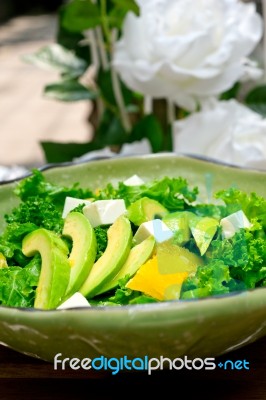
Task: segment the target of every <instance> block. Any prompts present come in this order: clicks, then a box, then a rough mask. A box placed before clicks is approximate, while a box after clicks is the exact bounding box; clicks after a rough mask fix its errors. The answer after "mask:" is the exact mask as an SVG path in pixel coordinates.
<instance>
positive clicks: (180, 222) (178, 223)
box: [163, 211, 194, 246]
mask: <svg viewBox="0 0 266 400" xmlns="http://www.w3.org/2000/svg"><path fill="white" fill-rule="evenodd" d="M191 216H192V217H193V216H194V214H193V213H191V212H189V211H177V212H174V213H169V214H167V215H166V216H165V217H163V222H164V223H165V224H166V225H167V226H168V228H169V229H171V231H173V232H174V241H175V243H176V244H178V245H179V246H183V245H184V244H186V243H187V242H188V241H189V239H190V237H191V231H190V227H189V218H190V217H191Z"/></svg>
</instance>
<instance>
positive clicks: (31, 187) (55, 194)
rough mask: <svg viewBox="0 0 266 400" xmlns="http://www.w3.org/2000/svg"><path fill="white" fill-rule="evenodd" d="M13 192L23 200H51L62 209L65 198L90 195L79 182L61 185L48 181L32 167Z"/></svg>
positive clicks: (84, 197) (81, 197)
mask: <svg viewBox="0 0 266 400" xmlns="http://www.w3.org/2000/svg"><path fill="white" fill-rule="evenodd" d="M14 193H15V194H16V195H17V196H18V197H19V198H20V199H21V200H22V201H23V202H27V201H32V199H36V198H41V199H44V200H45V201H46V202H51V203H53V204H54V206H55V207H56V208H58V209H60V210H61V211H62V207H63V206H64V202H65V198H66V197H67V196H69V197H77V198H79V199H86V198H89V197H92V191H91V190H90V189H83V188H81V187H80V186H79V183H75V184H74V185H72V186H71V187H63V186H58V185H54V184H52V183H49V182H48V181H47V179H46V178H45V176H44V174H43V173H42V172H41V171H39V170H37V169H33V170H32V174H31V175H30V176H29V177H27V178H24V179H23V180H22V181H20V182H19V183H18V185H17V186H16V188H15V191H14Z"/></svg>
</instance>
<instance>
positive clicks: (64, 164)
mask: <svg viewBox="0 0 266 400" xmlns="http://www.w3.org/2000/svg"><path fill="white" fill-rule="evenodd" d="M160 157H169V158H170V157H177V158H186V159H192V160H198V161H202V162H207V163H209V164H213V165H220V166H222V167H225V168H229V169H232V168H233V169H236V170H243V171H246V172H258V173H262V174H266V170H265V169H262V168H256V167H248V166H241V165H237V164H232V163H227V162H224V161H222V160H218V159H216V158H212V157H209V156H205V155H200V154H194V153H183V152H171V151H165V152H158V153H147V154H135V153H132V154H127V155H124V154H114V155H102V156H99V155H97V156H92V157H91V158H89V159H75V160H72V161H65V162H58V163H57V162H53V163H45V164H43V165H39V166H35V167H34V166H33V167H32V168H31V169H30V170H29V172H28V173H26V174H23V175H21V176H19V177H17V178H13V179H8V180H4V181H0V187H1V186H4V185H7V184H11V183H15V182H19V181H21V180H22V179H25V178H27V177H29V176H31V175H32V170H39V171H41V172H43V171H47V170H49V169H53V168H61V167H71V166H74V165H82V164H87V163H90V162H95V161H105V160H117V159H127V158H131V159H132V158H133V159H134V158H135V159H146V158H160Z"/></svg>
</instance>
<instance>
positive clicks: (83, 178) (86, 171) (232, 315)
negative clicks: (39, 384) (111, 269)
mask: <svg viewBox="0 0 266 400" xmlns="http://www.w3.org/2000/svg"><path fill="white" fill-rule="evenodd" d="M43 172H44V174H45V175H46V177H47V179H48V180H49V181H51V182H55V183H59V184H65V185H69V184H72V183H74V182H80V184H81V185H82V186H83V187H85V186H87V187H88V186H90V187H93V188H96V187H102V186H103V185H105V184H106V183H107V182H113V183H115V182H118V181H119V180H124V179H126V178H128V177H129V176H131V175H133V174H138V175H139V176H141V177H142V178H143V179H144V180H152V179H154V178H160V177H164V176H166V175H167V176H170V177H174V176H175V177H178V176H182V177H184V178H186V179H187V180H188V182H189V184H191V185H193V186H198V187H199V190H200V194H201V199H202V200H204V198H205V199H206V200H207V199H208V198H209V197H210V196H211V193H212V192H215V191H216V190H218V189H223V188H227V187H229V186H231V185H237V186H238V187H239V188H240V189H243V190H245V191H247V192H250V191H256V192H257V193H258V194H260V195H263V196H266V185H265V182H266V172H260V171H255V170H254V171H253V170H245V169H240V168H235V167H231V166H226V165H222V164H217V163H214V162H211V161H206V160H201V159H196V158H192V157H189V156H183V155H173V154H160V155H150V156H131V157H127V158H121V157H117V158H112V159H101V160H94V161H90V162H86V163H82V164H71V165H67V164H65V165H54V166H48V168H45V169H43ZM15 185H16V182H11V183H7V184H4V185H2V186H1V187H0V199H1V200H0V204H1V220H0V225H1V226H3V224H4V219H3V215H4V214H5V213H6V212H9V211H10V210H11V209H12V208H13V207H14V206H15V205H16V204H17V203H18V200H17V199H16V197H15V196H14V194H13V189H14V187H15ZM265 334H266V288H265V289H264V288H262V289H256V290H252V291H248V292H242V293H239V294H235V295H231V296H224V297H216V298H209V299H202V300H197V301H196V300H193V301H178V302H174V301H173V302H165V303H152V304H146V305H132V306H124V307H99V308H97V307H91V308H86V309H71V310H55V311H37V310H32V309H18V308H6V307H0V342H1V343H2V344H4V345H7V346H9V347H10V348H12V349H14V350H16V351H18V352H21V353H24V354H28V355H30V356H33V357H39V358H41V359H43V360H47V361H51V362H52V361H53V359H54V356H55V355H56V354H57V353H62V356H61V358H64V357H70V358H73V357H77V358H80V359H81V358H86V357H89V358H91V359H92V358H94V357H99V356H106V357H107V358H109V357H123V356H127V357H128V358H131V359H132V358H134V357H144V356H148V357H160V356H164V357H169V358H171V359H174V358H177V357H184V356H185V355H186V356H188V357H190V358H195V357H207V356H209V357H216V356H219V355H222V354H224V353H227V352H230V351H231V350H234V349H237V348H240V347H242V346H244V345H246V344H248V343H251V342H253V341H255V340H257V339H258V338H260V337H262V336H264V335H265Z"/></svg>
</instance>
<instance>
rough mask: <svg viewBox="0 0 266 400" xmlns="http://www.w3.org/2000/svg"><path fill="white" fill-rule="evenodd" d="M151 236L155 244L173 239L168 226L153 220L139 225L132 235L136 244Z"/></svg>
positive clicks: (160, 221) (158, 220)
mask: <svg viewBox="0 0 266 400" xmlns="http://www.w3.org/2000/svg"><path fill="white" fill-rule="evenodd" d="M151 235H152V236H153V237H154V239H155V241H156V242H157V243H161V242H164V241H165V240H168V239H171V237H173V235H174V234H173V232H172V231H171V229H169V228H168V226H167V225H166V224H165V223H164V222H163V221H162V220H160V219H153V220H151V221H148V222H144V223H143V224H141V225H140V226H139V228H138V230H137V232H136V233H135V235H134V240H135V242H136V243H140V242H142V241H143V240H145V239H146V238H147V237H148V236H151Z"/></svg>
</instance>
